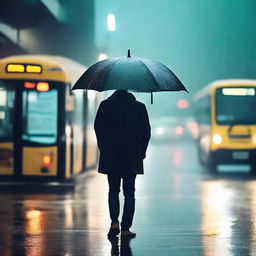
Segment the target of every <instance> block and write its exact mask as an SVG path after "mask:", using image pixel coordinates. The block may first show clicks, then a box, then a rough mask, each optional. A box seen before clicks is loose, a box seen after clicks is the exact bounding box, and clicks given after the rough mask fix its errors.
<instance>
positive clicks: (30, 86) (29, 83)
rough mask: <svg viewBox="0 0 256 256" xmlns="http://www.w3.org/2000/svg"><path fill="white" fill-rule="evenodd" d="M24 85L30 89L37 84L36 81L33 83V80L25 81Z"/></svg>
mask: <svg viewBox="0 0 256 256" xmlns="http://www.w3.org/2000/svg"><path fill="white" fill-rule="evenodd" d="M24 87H25V88H28V89H31V88H35V87H36V84H35V83H31V82H25V83H24Z"/></svg>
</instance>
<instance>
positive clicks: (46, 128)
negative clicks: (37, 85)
mask: <svg viewBox="0 0 256 256" xmlns="http://www.w3.org/2000/svg"><path fill="white" fill-rule="evenodd" d="M22 100H23V110H22V118H23V128H22V139H23V140H26V141H30V142H36V143H42V144H53V143H56V140H57V106H58V100H57V90H50V91H48V92H37V91H29V90H28V91H24V92H23V97H22Z"/></svg>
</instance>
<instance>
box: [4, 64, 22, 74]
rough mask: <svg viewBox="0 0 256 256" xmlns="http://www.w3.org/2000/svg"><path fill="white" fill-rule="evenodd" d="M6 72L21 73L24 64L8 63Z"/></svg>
mask: <svg viewBox="0 0 256 256" xmlns="http://www.w3.org/2000/svg"><path fill="white" fill-rule="evenodd" d="M7 72H14V73H16V72H17V73H23V72H25V66H24V65H22V64H8V65H7Z"/></svg>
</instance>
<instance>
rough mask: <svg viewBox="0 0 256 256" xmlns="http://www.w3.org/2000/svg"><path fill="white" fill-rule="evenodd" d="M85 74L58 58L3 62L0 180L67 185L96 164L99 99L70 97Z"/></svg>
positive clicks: (17, 58) (30, 57)
mask: <svg viewBox="0 0 256 256" xmlns="http://www.w3.org/2000/svg"><path fill="white" fill-rule="evenodd" d="M85 69H86V68H85V67H84V66H82V65H80V64H79V63H76V62H74V61H72V60H70V59H67V58H63V57H58V56H48V55H20V56H12V57H8V58H4V59H1V60H0V180H18V181H20V180H25V181H63V180H66V179H70V178H72V177H74V176H75V175H77V174H80V173H81V172H83V171H84V170H85V169H87V168H89V167H93V166H94V165H95V164H96V161H97V147H96V140H95V138H94V134H93V125H92V124H93V119H94V115H95V112H96V108H97V105H98V96H97V95H96V94H93V93H88V92H85V91H79V92H72V93H70V88H71V86H72V84H73V83H74V82H75V81H76V80H77V79H78V77H79V76H80V75H81V74H82V73H83V72H84V71H85Z"/></svg>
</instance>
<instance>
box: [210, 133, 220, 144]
mask: <svg viewBox="0 0 256 256" xmlns="http://www.w3.org/2000/svg"><path fill="white" fill-rule="evenodd" d="M212 141H213V143H214V144H216V145H218V144H220V143H221V142H222V137H221V136H220V135H219V134H215V135H213V137H212Z"/></svg>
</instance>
